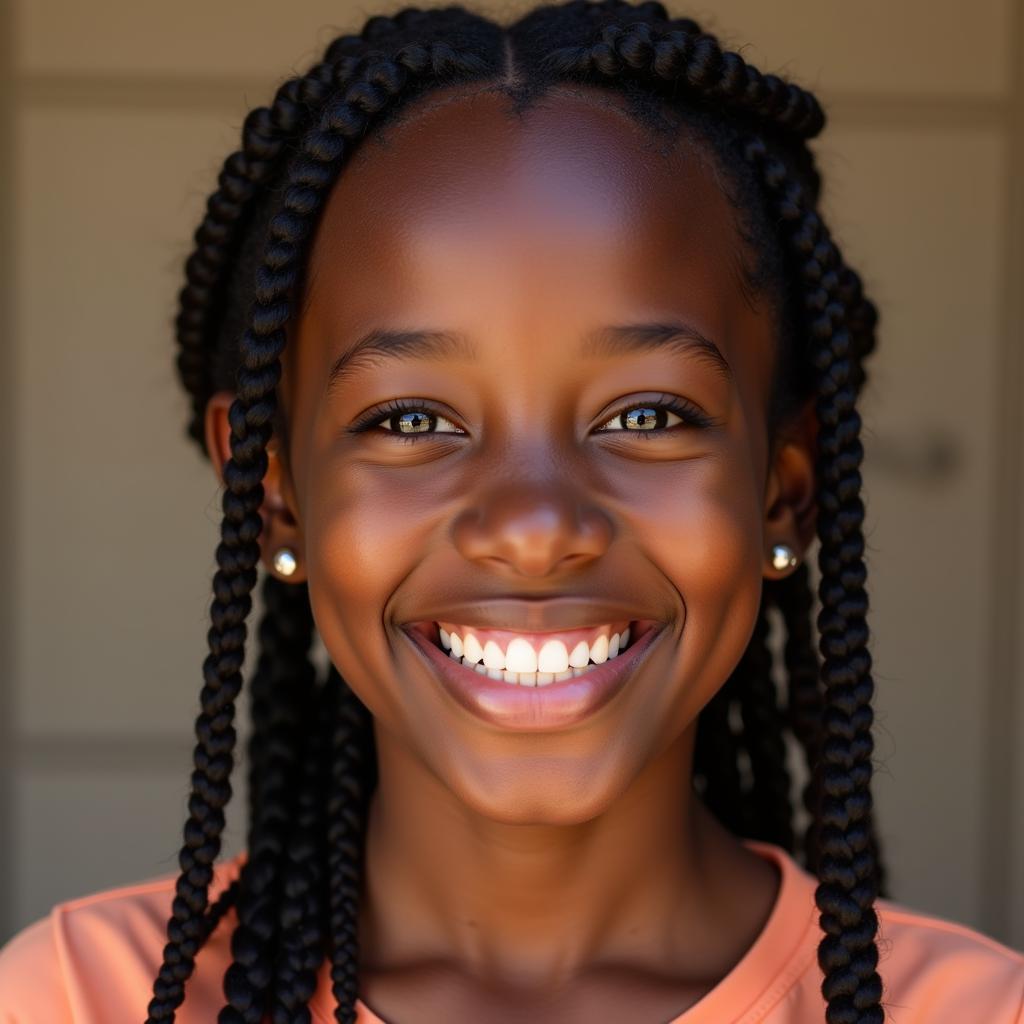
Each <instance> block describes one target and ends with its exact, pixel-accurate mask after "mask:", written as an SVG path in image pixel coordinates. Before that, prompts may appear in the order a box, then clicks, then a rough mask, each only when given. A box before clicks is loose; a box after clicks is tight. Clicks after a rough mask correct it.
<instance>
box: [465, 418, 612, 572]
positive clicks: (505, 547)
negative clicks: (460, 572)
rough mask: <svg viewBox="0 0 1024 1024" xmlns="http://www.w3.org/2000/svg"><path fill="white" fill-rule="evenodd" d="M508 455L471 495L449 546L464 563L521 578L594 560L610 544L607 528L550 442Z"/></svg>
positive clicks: (602, 515) (517, 448)
mask: <svg viewBox="0 0 1024 1024" xmlns="http://www.w3.org/2000/svg"><path fill="white" fill-rule="evenodd" d="M511 447H512V448H514V449H515V451H514V452H512V451H508V449H507V452H508V457H506V458H502V459H500V460H499V461H498V462H497V463H496V468H495V469H494V471H493V472H492V473H491V474H489V475H488V477H487V478H486V479H480V480H479V482H478V484H477V486H475V487H474V488H473V489H472V492H471V494H470V495H469V496H468V497H469V500H468V501H467V504H466V508H465V509H464V510H463V512H462V513H461V514H460V515H459V516H458V517H457V519H456V521H455V524H454V529H453V540H454V542H455V546H456V547H457V548H458V550H459V551H460V552H461V553H462V555H463V557H465V558H467V559H469V560H471V561H485V562H490V563H492V564H502V565H504V567H505V568H507V569H508V570H509V571H510V572H513V573H516V574H519V575H524V576H544V575H548V574H549V573H551V572H553V571H556V570H557V569H559V568H561V567H563V564H567V563H569V562H571V563H573V564H574V565H582V564H584V563H585V562H587V561H590V560H592V559H594V558H597V557H599V556H600V555H601V554H602V553H603V552H604V551H605V550H607V548H608V545H609V544H610V543H611V539H612V524H611V521H610V519H609V518H608V516H607V514H606V512H605V511H604V510H603V509H602V508H601V507H599V505H598V504H597V503H595V502H594V500H593V497H592V495H591V494H590V493H589V491H588V490H587V489H586V488H585V487H584V486H581V482H580V480H579V479H578V477H577V475H576V474H573V473H571V472H569V469H570V464H569V462H568V461H567V460H565V459H564V458H559V456H558V453H557V452H555V451H553V450H552V447H551V445H550V438H549V441H548V443H547V444H546V445H541V444H535V445H529V444H525V445H522V446H517V445H514V444H513V445H511Z"/></svg>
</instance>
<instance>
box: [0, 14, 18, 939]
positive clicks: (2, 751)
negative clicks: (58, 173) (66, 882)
mask: <svg viewBox="0 0 1024 1024" xmlns="http://www.w3.org/2000/svg"><path fill="white" fill-rule="evenodd" d="M14 28H15V26H14V0H0V381H2V382H3V384H2V385H0V387H2V389H3V390H2V396H3V397H2V400H0V437H2V438H3V439H4V442H3V444H2V445H0V479H2V480H4V481H7V482H8V483H9V485H10V486H8V487H7V489H6V494H5V496H4V499H3V500H2V501H0V537H3V539H4V543H5V545H6V547H7V551H8V553H9V555H10V557H11V558H14V559H16V558H17V557H18V543H17V539H16V537H15V522H14V518H15V517H14V499H13V495H14V494H16V493H17V486H16V483H15V473H16V471H17V465H16V458H15V455H14V453H15V451H16V449H17V446H16V444H15V431H16V429H17V423H16V422H15V417H14V403H15V397H16V396H15V393H14V380H15V369H16V366H15V359H16V357H15V351H16V345H15V344H14V313H13V311H12V305H13V302H14V291H15V289H14V283H13V280H12V276H13V274H14V267H15V260H14V234H15V227H14V209H15V204H14V128H15V105H16V102H17V101H16V99H15V97H14V89H13V84H14V77H15V76H14V38H15V32H14ZM5 578H6V580H7V585H6V586H5V587H4V588H3V590H2V591H0V941H3V937H4V936H6V935H7V934H8V933H9V931H10V929H11V928H13V919H14V910H13V902H14V893H15V892H16V891H17V890H16V886H17V879H16V878H15V877H14V871H15V858H14V843H13V837H14V765H15V760H14V756H13V753H12V750H13V742H12V741H13V736H14V710H15V709H14V686H15V681H14V668H15V665H16V660H15V654H14V645H15V643H16V641H17V637H16V636H15V635H14V609H15V595H14V581H15V580H16V579H17V572H15V571H13V568H12V566H11V565H10V563H8V571H7V573H6V574H5Z"/></svg>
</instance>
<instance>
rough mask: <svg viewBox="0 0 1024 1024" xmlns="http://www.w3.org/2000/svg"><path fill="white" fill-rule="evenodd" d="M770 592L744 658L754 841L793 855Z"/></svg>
mask: <svg viewBox="0 0 1024 1024" xmlns="http://www.w3.org/2000/svg"><path fill="white" fill-rule="evenodd" d="M768 597H769V595H768V593H767V592H766V594H765V597H764V599H762V601H761V609H760V612H759V613H758V616H757V622H756V623H755V625H754V633H753V636H752V637H751V638H750V644H749V646H748V647H747V652H746V654H745V656H744V660H745V678H744V683H745V685H744V687H743V690H742V694H741V698H740V713H741V715H742V719H743V744H744V746H745V747H746V749H747V754H748V756H749V758H750V767H751V776H752V785H751V789H750V795H749V801H750V804H751V828H750V831H749V832H747V833H746V834H747V835H749V836H750V837H751V838H752V839H761V840H763V841H765V842H769V843H775V844H776V845H777V846H781V847H782V848H783V849H784V850H787V851H789V852H790V853H792V852H793V805H792V801H791V799H790V788H791V783H790V778H789V769H788V768H787V766H786V744H785V740H784V737H783V729H782V727H783V718H782V713H781V712H780V710H779V706H778V697H777V695H776V692H775V681H774V679H773V677H772V652H771V649H770V648H769V646H768V639H769V636H770V631H771V630H770V626H771V623H770V620H769V618H768V608H769V599H768Z"/></svg>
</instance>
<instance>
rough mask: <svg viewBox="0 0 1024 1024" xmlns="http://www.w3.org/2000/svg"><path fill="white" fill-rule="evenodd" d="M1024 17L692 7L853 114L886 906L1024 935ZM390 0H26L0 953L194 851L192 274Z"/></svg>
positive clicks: (213, 510)
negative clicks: (213, 192)
mask: <svg viewBox="0 0 1024 1024" xmlns="http://www.w3.org/2000/svg"><path fill="white" fill-rule="evenodd" d="M518 6H521V5H518ZM670 6H671V7H672V10H673V11H674V12H677V13H680V14H681V13H684V8H683V7H681V6H680V5H679V4H671V5H670ZM516 7H517V5H512V7H511V8H510V12H511V10H512V9H516ZM1022 8H1024V0H976V2H975V3H974V4H972V5H971V7H970V10H969V12H965V10H964V8H963V6H962V5H961V4H953V3H951V2H949V3H936V2H934V0H900V2H899V3H892V2H891V0H862V2H861V3H858V4H856V5H851V4H848V3H839V2H838V0H778V2H773V3H771V4H766V3H763V2H762V0H722V2H721V3H719V4H717V5H715V6H713V7H712V5H710V4H708V3H697V4H695V5H694V6H693V7H690V8H689V9H687V10H686V11H685V13H694V14H696V15H697V16H698V17H699V18H701V19H702V20H703V21H705V22H706V23H707V24H708V25H709V26H710V27H713V28H716V29H718V30H720V31H721V32H722V33H723V35H724V36H725V38H726V39H727V40H728V41H729V42H731V43H732V44H745V43H747V42H750V45H749V46H748V47H746V48H745V49H744V53H745V54H746V55H747V56H748V57H749V58H750V59H753V60H754V61H755V62H757V63H759V64H760V65H762V66H763V67H765V68H766V69H773V70H780V71H782V72H784V73H790V74H792V75H793V76H795V77H797V78H798V80H799V81H801V82H802V83H803V84H806V85H808V86H810V87H812V88H815V89H816V90H817V91H818V92H819V95H820V96H821V97H822V98H823V100H824V101H825V102H826V104H827V106H828V107H829V109H830V111H831V125H830V128H829V129H828V130H827V131H826V134H825V137H824V139H823V140H822V141H821V142H820V143H818V146H817V148H818V152H819V153H820V155H821V160H822V164H823V167H824V169H825V173H826V189H827V209H828V212H829V213H830V215H831V218H832V222H833V225H834V228H835V230H836V232H837V234H838V236H839V238H840V241H841V242H842V243H843V244H844V245H845V247H846V250H847V252H848V254H849V256H850V258H851V260H853V261H854V262H855V265H858V266H860V267H862V268H863V269H864V270H865V271H866V278H867V283H868V286H869V288H870V290H871V292H872V293H873V295H874V296H875V297H876V298H877V299H878V301H879V303H880V305H881V309H882V313H883V318H884V319H883V330H882V332H881V340H880V347H879V351H878V354H877V357H876V358H875V360H874V363H873V367H872V371H873V374H874V377H873V381H872V384H871V386H870V388H869V391H868V393H867V395H866V402H865V407H864V411H865V418H866V424H867V439H866V446H867V464H866V467H865V480H866V492H867V501H868V522H867V530H866V532H867V539H868V557H869V560H870V561H869V565H870V577H869V583H870V594H871V601H872V618H871V626H872V630H873V651H874V656H875V664H876V670H877V671H876V681H877V685H878V700H877V708H878V720H879V728H878V734H877V743H878V752H877V762H878V773H877V775H876V786H875V789H876V794H877V798H878V802H879V807H880V811H879V813H880V818H881V824H882V830H883V836H884V838H885V840H886V846H887V854H888V860H889V864H890V873H891V878H892V888H893V890H894V894H895V896H896V897H897V898H898V899H900V900H901V901H903V902H906V903H910V904H912V905H915V906H919V907H921V908H923V909H927V910H930V911H932V912H934V913H940V914H944V915H947V916H949V917H953V918H955V919H958V920H963V921H966V922H968V923H970V924H973V925H975V926H978V927H981V928H983V929H984V930H986V931H989V932H991V933H993V934H995V935H997V936H999V937H1001V938H1003V939H1004V940H1006V941H1010V942H1013V943H1014V944H1016V945H1021V946H1024V868H1021V869H1019V868H1018V865H1022V864H1024V812H1022V809H1021V803H1022V798H1024V756H1015V755H1016V746H1017V742H1016V740H1017V737H1019V736H1021V735H1022V734H1024V628H1022V627H1024V611H1022V609H1024V605H1022V597H1021V582H1020V581H1021V580H1022V579H1024V543H1022V537H1021V520H1022V518H1024V516H1022V514H1021V513H1022V507H1024V501H1022V492H1021V486H1022V483H1021V482H1022V480H1024V444H1022V440H1021V435H1022V433H1024V425H1022V420H1021V414H1020V411H1019V408H1018V403H1020V401H1021V400H1022V399H1024V367H1022V358H1021V354H1020V353H1021V350H1022V345H1021V342H1022V340H1024V339H1022V336H1021V335H1022V329H1021V326H1020V325H1021V324H1022V323H1024V302H1022V299H1021V295H1020V284H1021V281H1022V271H1024V250H1022V247H1021V246H1022V242H1021V239H1022V238H1024V197H1022V188H1021V184H1020V183H1021V180H1022V173H1024V80H1022V77H1021V72H1020V70H1019V69H1020V68H1021V66H1022V61H1024V19H1022V17H1021V11H1022ZM394 9H397V8H389V10H394ZM366 10H369V8H366V7H365V6H363V5H359V6H358V7H357V5H355V4H346V3H344V2H335V3H327V2H325V0H306V2H304V3H302V4H298V5H296V4H280V3H273V4H272V3H264V2H251V0H249V2H243V0H233V2H227V0H219V2H216V3H212V4H211V3H209V2H207V0H177V2H176V3H174V4H139V3H138V2H137V0H92V2H90V3H88V4H82V3H75V2H72V0H6V5H3V4H0V12H2V17H3V19H4V23H3V24H0V39H2V40H4V43H3V45H5V46H6V47H7V51H6V52H5V53H3V54H0V59H2V60H3V64H4V73H5V74H9V75H11V76H12V77H13V81H12V82H11V87H10V88H7V89H5V90H4V97H3V104H4V106H3V107H2V108H0V116H2V117H3V118H4V128H5V129H6V130H5V131H3V132H2V135H0V138H2V139H3V145H4V146H5V147H6V148H5V149H4V151H3V152H2V153H0V158H2V160H3V167H2V177H0V203H2V204H3V206H2V211H0V212H6V213H8V216H6V217H3V218H2V222H3V228H2V230H4V232H5V233H4V237H3V250H2V252H0V289H2V292H0V300H2V301H0V316H2V317H3V321H2V323H0V327H2V328H3V332H4V337H5V344H4V345H3V348H2V352H0V360H2V362H0V388H2V389H3V399H4V400H3V401H0V417H3V418H4V419H3V420H0V427H3V426H7V427H8V430H7V431H6V432H5V433H4V435H3V436H5V437H7V438H12V437H13V441H12V442H11V443H9V444H6V445H4V446H3V448H4V451H3V454H2V455H0V458H2V460H3V462H2V464H0V468H2V469H3V470H5V471H6V472H5V473H4V477H3V478H4V480H5V481H6V482H7V484H8V486H7V489H6V492H5V499H4V501H3V507H2V509H0V517H2V519H0V527H6V529H2V530H0V536H3V537H4V539H5V541H6V552H7V556H8V557H7V580H8V584H9V586H8V587H7V588H5V590H6V593H5V595H4V601H5V605H4V612H5V615H4V618H3V630H4V634H3V636H2V637H0V640H6V643H3V645H2V648H0V651H2V654H0V657H2V658H3V663H2V665H0V668H2V677H0V759H2V762H3V763H2V764H0V769H3V776H2V778H3V787H4V788H3V789H2V790H0V797H2V801H0V815H2V818H0V886H2V887H3V888H2V889H0V902H2V906H0V913H2V918H0V939H2V938H3V937H5V936H6V935H7V934H9V933H11V932H12V931H13V930H14V929H16V928H18V927H21V926H22V925H24V924H26V923H27V922H29V921H30V920H32V919H33V918H35V917H38V916H39V915H41V914H42V913H44V912H45V911H46V910H47V909H48V907H49V906H50V905H52V903H53V902H54V901H56V900H59V899H64V898H68V897H71V896H75V895H79V894H82V893H84V892H87V891H89V890H91V889H96V888H101V887H105V886H108V885H113V884H117V883H121V882H126V881H129V880H132V879H135V878H140V877H143V876H146V875H151V874H156V873H160V872H166V871H171V870H173V869H174V867H175V860H176V854H177V849H178V846H179V843H180V829H181V822H182V820H183V815H184V805H185V798H186V794H187V783H188V774H189V764H190V751H191V745H192V743H191V733H190V729H191V722H192V720H193V718H194V714H195V711H196V709H197V694H198V689H199V680H200V665H201V662H202V658H203V655H204V653H205V631H206V623H207V609H208V605H209V581H210V578H211V575H212V571H213V564H214V563H213V551H214V546H215V542H216V536H217V526H218V522H219V495H218V490H217V487H216V485H215V481H214V478H213V475H212V472H211V471H210V469H209V467H208V466H207V465H206V464H204V463H202V462H201V461H200V459H199V457H198V455H197V454H195V453H194V452H193V451H192V449H191V448H190V447H188V446H186V444H185V442H184V440H183V439H182V436H181V435H182V424H183V422H184V417H185V401H184V398H183V397H182V396H181V395H180V394H179V392H178V389H177V385H176V383H175V380H174V377H173V373H172V360H173V354H174V343H173V335H172V327H171V321H172V317H173V313H174V296H175V292H176V290H177V288H178V285H179V273H180V266H181V263H182V261H183V259H184V257H185V256H186V255H187V253H188V251H189V237H190V234H191V231H192V230H193V228H194V226H195V223H196V220H197V217H198V214H199V211H200V209H201V206H202V203H203V201H204V200H205V196H206V194H207V192H208V191H209V189H210V188H211V187H212V185H213V183H214V179H215V175H216V172H217V169H218V167H219V163H220V160H221V159H222V158H223V156H224V155H225V154H226V153H227V152H228V151H229V148H233V147H234V145H235V144H236V140H237V136H238V130H239V125H240V123H241V119H242V117H243V116H244V113H245V111H246V110H247V109H248V107H249V106H250V105H254V104H256V103H261V102H265V101H266V100H267V99H268V98H269V96H270V94H271V90H272V88H273V86H274V84H275V82H276V81H277V80H278V79H279V77H281V76H282V75H284V74H286V73H288V72H289V71H290V70H291V69H295V68H298V67H300V66H302V65H303V64H305V63H306V62H308V61H310V60H311V59H313V58H314V57H315V56H316V55H317V53H318V52H319V50H320V49H321V47H322V46H323V44H324V43H325V42H326V41H327V40H328V39H329V38H330V37H331V36H332V35H333V33H332V31H331V27H335V28H343V29H346V30H352V29H355V28H357V27H358V25H359V24H360V23H361V18H362V15H360V14H358V13H357V11H362V12H365V11H366ZM349 12H351V13H349ZM325 26H327V27H326V28H325ZM6 339H9V341H7V340H6ZM933 447H934V448H935V449H936V450H937V451H939V452H940V454H941V453H942V452H949V453H950V454H951V458H950V460H949V461H948V463H947V462H944V461H943V460H942V459H941V458H940V459H938V460H937V461H936V462H935V463H934V465H933V466H932V468H929V466H930V465H932V463H930V462H929V459H928V452H929V451H931V450H932V448H933ZM241 796H244V794H240V797H241ZM240 802H241V801H240V800H239V803H240ZM236 811H237V805H236ZM229 831H230V836H229V838H230V844H229V845H230V846H231V847H232V848H236V847H237V844H238V843H239V842H240V840H241V834H242V831H241V822H240V819H239V816H238V815H237V813H236V815H235V818H234V820H233V822H232V824H231V827H230V830H229Z"/></svg>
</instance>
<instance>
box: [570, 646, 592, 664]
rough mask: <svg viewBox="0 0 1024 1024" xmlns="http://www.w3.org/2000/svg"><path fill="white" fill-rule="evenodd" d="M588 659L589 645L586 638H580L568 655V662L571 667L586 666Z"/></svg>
mask: <svg viewBox="0 0 1024 1024" xmlns="http://www.w3.org/2000/svg"><path fill="white" fill-rule="evenodd" d="M588 661H590V645H589V644H588V643H587V641H586V640H581V641H580V642H579V643H578V644H577V645H576V646H575V647H574V648H573V649H572V654H570V655H569V664H570V666H571V667H572V668H586V667H587V662H588Z"/></svg>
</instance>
